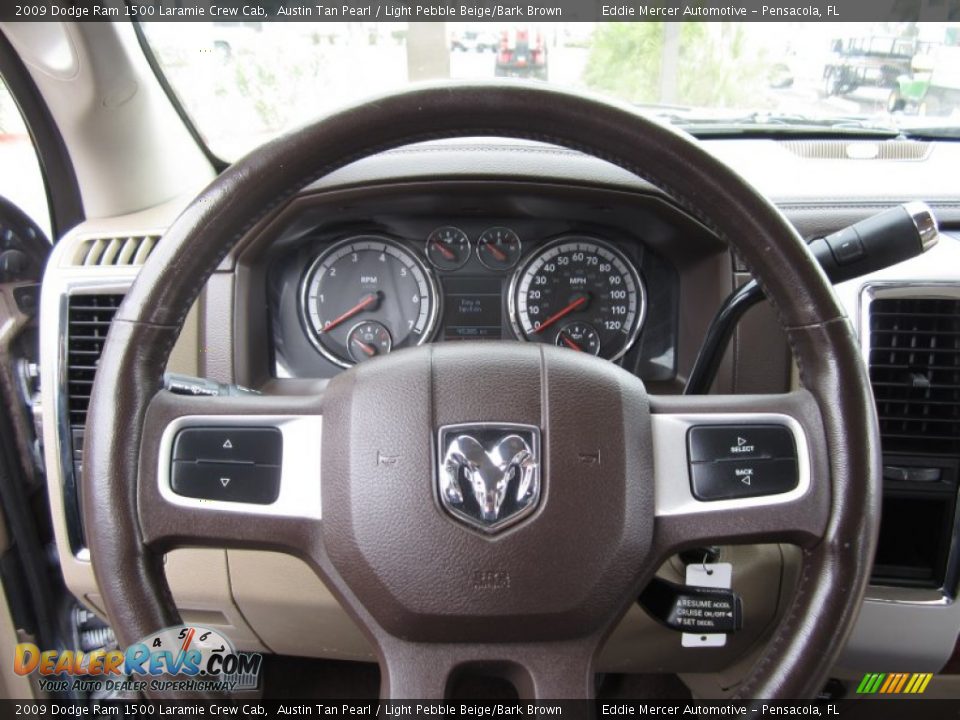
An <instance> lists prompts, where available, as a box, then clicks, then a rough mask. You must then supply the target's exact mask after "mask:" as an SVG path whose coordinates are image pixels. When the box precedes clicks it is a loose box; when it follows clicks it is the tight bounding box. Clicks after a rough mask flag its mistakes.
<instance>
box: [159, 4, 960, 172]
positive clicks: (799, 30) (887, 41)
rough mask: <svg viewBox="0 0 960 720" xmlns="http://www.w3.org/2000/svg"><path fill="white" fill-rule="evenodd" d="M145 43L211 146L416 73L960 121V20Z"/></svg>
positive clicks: (679, 103) (762, 108)
mask: <svg viewBox="0 0 960 720" xmlns="http://www.w3.org/2000/svg"><path fill="white" fill-rule="evenodd" d="M143 28H144V31H145V34H146V37H147V39H148V41H149V43H150V46H151V48H152V50H153V52H154V53H155V55H156V56H157V58H158V60H159V63H160V66H161V67H162V69H163V71H164V72H165V73H166V75H167V77H168V78H169V80H170V82H171V84H172V86H173V87H174V89H175V91H176V92H177V94H178V96H179V97H180V99H181V101H182V102H183V104H184V106H185V107H186V109H187V111H188V112H189V113H190V115H191V116H192V117H193V119H194V121H195V122H196V124H197V126H198V128H199V129H200V131H201V133H202V135H203V137H204V138H205V140H206V141H207V142H208V144H209V145H210V147H211V149H212V150H213V151H214V152H215V153H216V154H218V155H220V156H221V157H223V158H225V159H228V160H230V159H234V158H236V157H238V156H239V155H241V154H243V153H244V152H246V151H248V150H250V149H252V148H253V147H255V146H257V145H258V144H260V143H262V142H264V141H266V140H268V139H270V138H272V137H274V136H276V135H278V134H280V133H282V132H283V131H284V130H286V129H289V128H292V127H296V126H298V125H302V124H304V123H307V122H309V121H311V120H313V119H315V118H317V117H319V116H321V115H324V114H326V113H328V112H330V111H332V110H335V109H336V108H338V107H342V106H344V105H347V104H350V103H353V102H356V101H358V100H361V99H363V98H364V97H367V96H370V95H374V94H377V93H382V92H386V91H390V90H395V89H399V88H402V87H404V86H407V85H409V84H411V83H414V82H417V81H422V80H436V79H442V78H453V79H482V78H490V79H493V78H496V77H509V78H519V79H523V80H528V81H530V82H549V83H551V84H554V85H558V86H561V87H564V88H566V89H569V90H574V91H590V92H595V93H600V94H604V95H609V96H612V97H615V98H618V99H620V100H623V101H626V102H629V103H633V104H636V105H638V106H643V107H647V108H649V109H651V110H652V111H654V112H659V113H660V114H662V115H664V116H667V117H668V118H669V119H670V120H671V121H673V122H675V123H677V124H679V125H681V126H684V125H686V126H690V127H702V126H703V124H704V123H726V124H728V125H730V126H731V127H738V126H743V127H744V129H746V130H749V127H750V126H758V125H762V126H764V127H766V128H767V130H769V128H770V127H774V128H776V127H782V128H784V129H786V128H789V127H791V126H797V125H800V126H803V125H805V124H808V123H809V124H819V126H820V127H826V128H831V127H833V128H836V129H838V130H841V129H843V128H849V127H851V126H855V127H877V128H898V127H899V128H926V129H928V131H930V132H933V131H934V130H935V129H940V130H945V129H951V128H957V127H958V126H960V24H958V23H942V24H941V23H822V22H819V23H787V22H784V23H724V22H702V23H659V22H643V23H559V22H556V23H542V24H522V25H519V24H512V25H499V24H497V23H443V22H434V23H399V22H397V23H362V22H355V23H336V22H331V23H293V22H265V23H162V22H150V23H145V24H144V25H143Z"/></svg>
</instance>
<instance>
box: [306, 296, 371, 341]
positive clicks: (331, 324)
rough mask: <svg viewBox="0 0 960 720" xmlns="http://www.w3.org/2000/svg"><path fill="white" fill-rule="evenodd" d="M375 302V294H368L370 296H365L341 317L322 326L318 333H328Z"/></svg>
mask: <svg viewBox="0 0 960 720" xmlns="http://www.w3.org/2000/svg"><path fill="white" fill-rule="evenodd" d="M376 302H377V293H370V294H369V295H367V296H366V297H365V298H363V300H361V301H360V302H358V303H357V304H356V305H354V306H353V307H352V308H350V309H349V310H347V311H346V312H345V313H344V314H343V315H341V316H340V317H338V318H335V319H333V320H331V321H330V322H328V323H327V324H326V325H324V326H323V330H321V331H320V332H330V331H331V330H333V329H334V328H335V327H336V326H337V325H339V324H340V323H342V322H343V321H344V320H349V319H350V318H352V317H353V316H354V315H356V314H357V313H358V312H363V311H364V310H366V309H367V308H368V307H370V306H371V305H373V304H375V303H376Z"/></svg>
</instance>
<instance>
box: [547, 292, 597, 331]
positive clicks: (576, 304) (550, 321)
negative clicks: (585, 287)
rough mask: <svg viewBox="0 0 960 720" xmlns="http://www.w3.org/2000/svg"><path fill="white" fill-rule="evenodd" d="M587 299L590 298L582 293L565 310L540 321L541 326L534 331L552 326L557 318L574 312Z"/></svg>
mask: <svg viewBox="0 0 960 720" xmlns="http://www.w3.org/2000/svg"><path fill="white" fill-rule="evenodd" d="M587 299H588V298H587V296H586V295H581V296H580V297H578V298H577V299H576V300H574V301H573V302H572V303H570V304H569V305H567V306H566V307H565V308H564V309H563V310H560V311H559V312H557V313H554V314H553V315H551V316H550V317H548V318H547V319H546V320H544V321H543V322H542V323H540V327H538V328H537V329H536V330H534V332H535V333H539V332H543V331H544V330H546V329H547V328H548V327H550V326H551V325H553V324H554V323H555V322H556V321H557V320H559V319H560V318H564V317H566V316H567V315H569V314H570V313H572V312H573V311H574V310H576V309H577V308H578V307H580V306H581V305H583V304H584V303H585V302H586V301H587Z"/></svg>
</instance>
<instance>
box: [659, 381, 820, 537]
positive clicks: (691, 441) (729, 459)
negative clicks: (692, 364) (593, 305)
mask: <svg viewBox="0 0 960 720" xmlns="http://www.w3.org/2000/svg"><path fill="white" fill-rule="evenodd" d="M651 410H652V415H651V420H652V430H653V447H654V467H655V471H654V474H655V478H654V482H655V487H656V518H657V519H656V529H655V532H654V537H655V539H654V545H655V547H656V548H657V550H658V551H659V552H660V553H661V554H662V555H664V556H666V555H670V554H672V553H674V552H676V551H678V550H682V549H685V548H689V547H697V546H700V545H709V544H724V543H725V544H738V543H748V542H789V543H793V544H796V545H800V546H801V547H809V546H812V545H815V544H816V543H817V542H819V540H820V538H822V537H823V534H824V531H825V529H826V525H827V520H828V517H829V510H830V486H829V468H828V466H827V459H826V444H825V441H824V437H823V429H822V428H823V425H822V422H821V420H820V415H819V412H818V410H817V405H816V403H815V402H814V400H813V397H812V396H811V395H810V394H809V393H808V392H807V391H806V390H799V391H796V392H793V393H789V394H786V395H763V396H746V395H721V396H716V395H714V396H689V395H685V396H661V397H651Z"/></svg>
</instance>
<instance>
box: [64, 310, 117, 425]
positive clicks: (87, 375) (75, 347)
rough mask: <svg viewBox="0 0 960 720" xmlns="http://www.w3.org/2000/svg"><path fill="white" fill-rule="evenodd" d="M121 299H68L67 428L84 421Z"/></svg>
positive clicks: (82, 423) (81, 423)
mask: <svg viewBox="0 0 960 720" xmlns="http://www.w3.org/2000/svg"><path fill="white" fill-rule="evenodd" d="M122 300H123V295H71V296H70V299H69V304H68V310H67V402H68V406H69V411H70V425H71V426H72V427H80V428H82V427H83V425H84V423H86V420H87V407H88V406H89V405H90V391H91V389H92V388H93V378H94V374H95V373H96V370H97V363H98V362H99V361H100V353H102V352H103V344H104V341H105V340H106V338H107V331H108V330H109V329H110V323H111V321H112V320H113V316H114V315H115V314H116V312H117V308H118V307H120V303H121V301H122Z"/></svg>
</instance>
